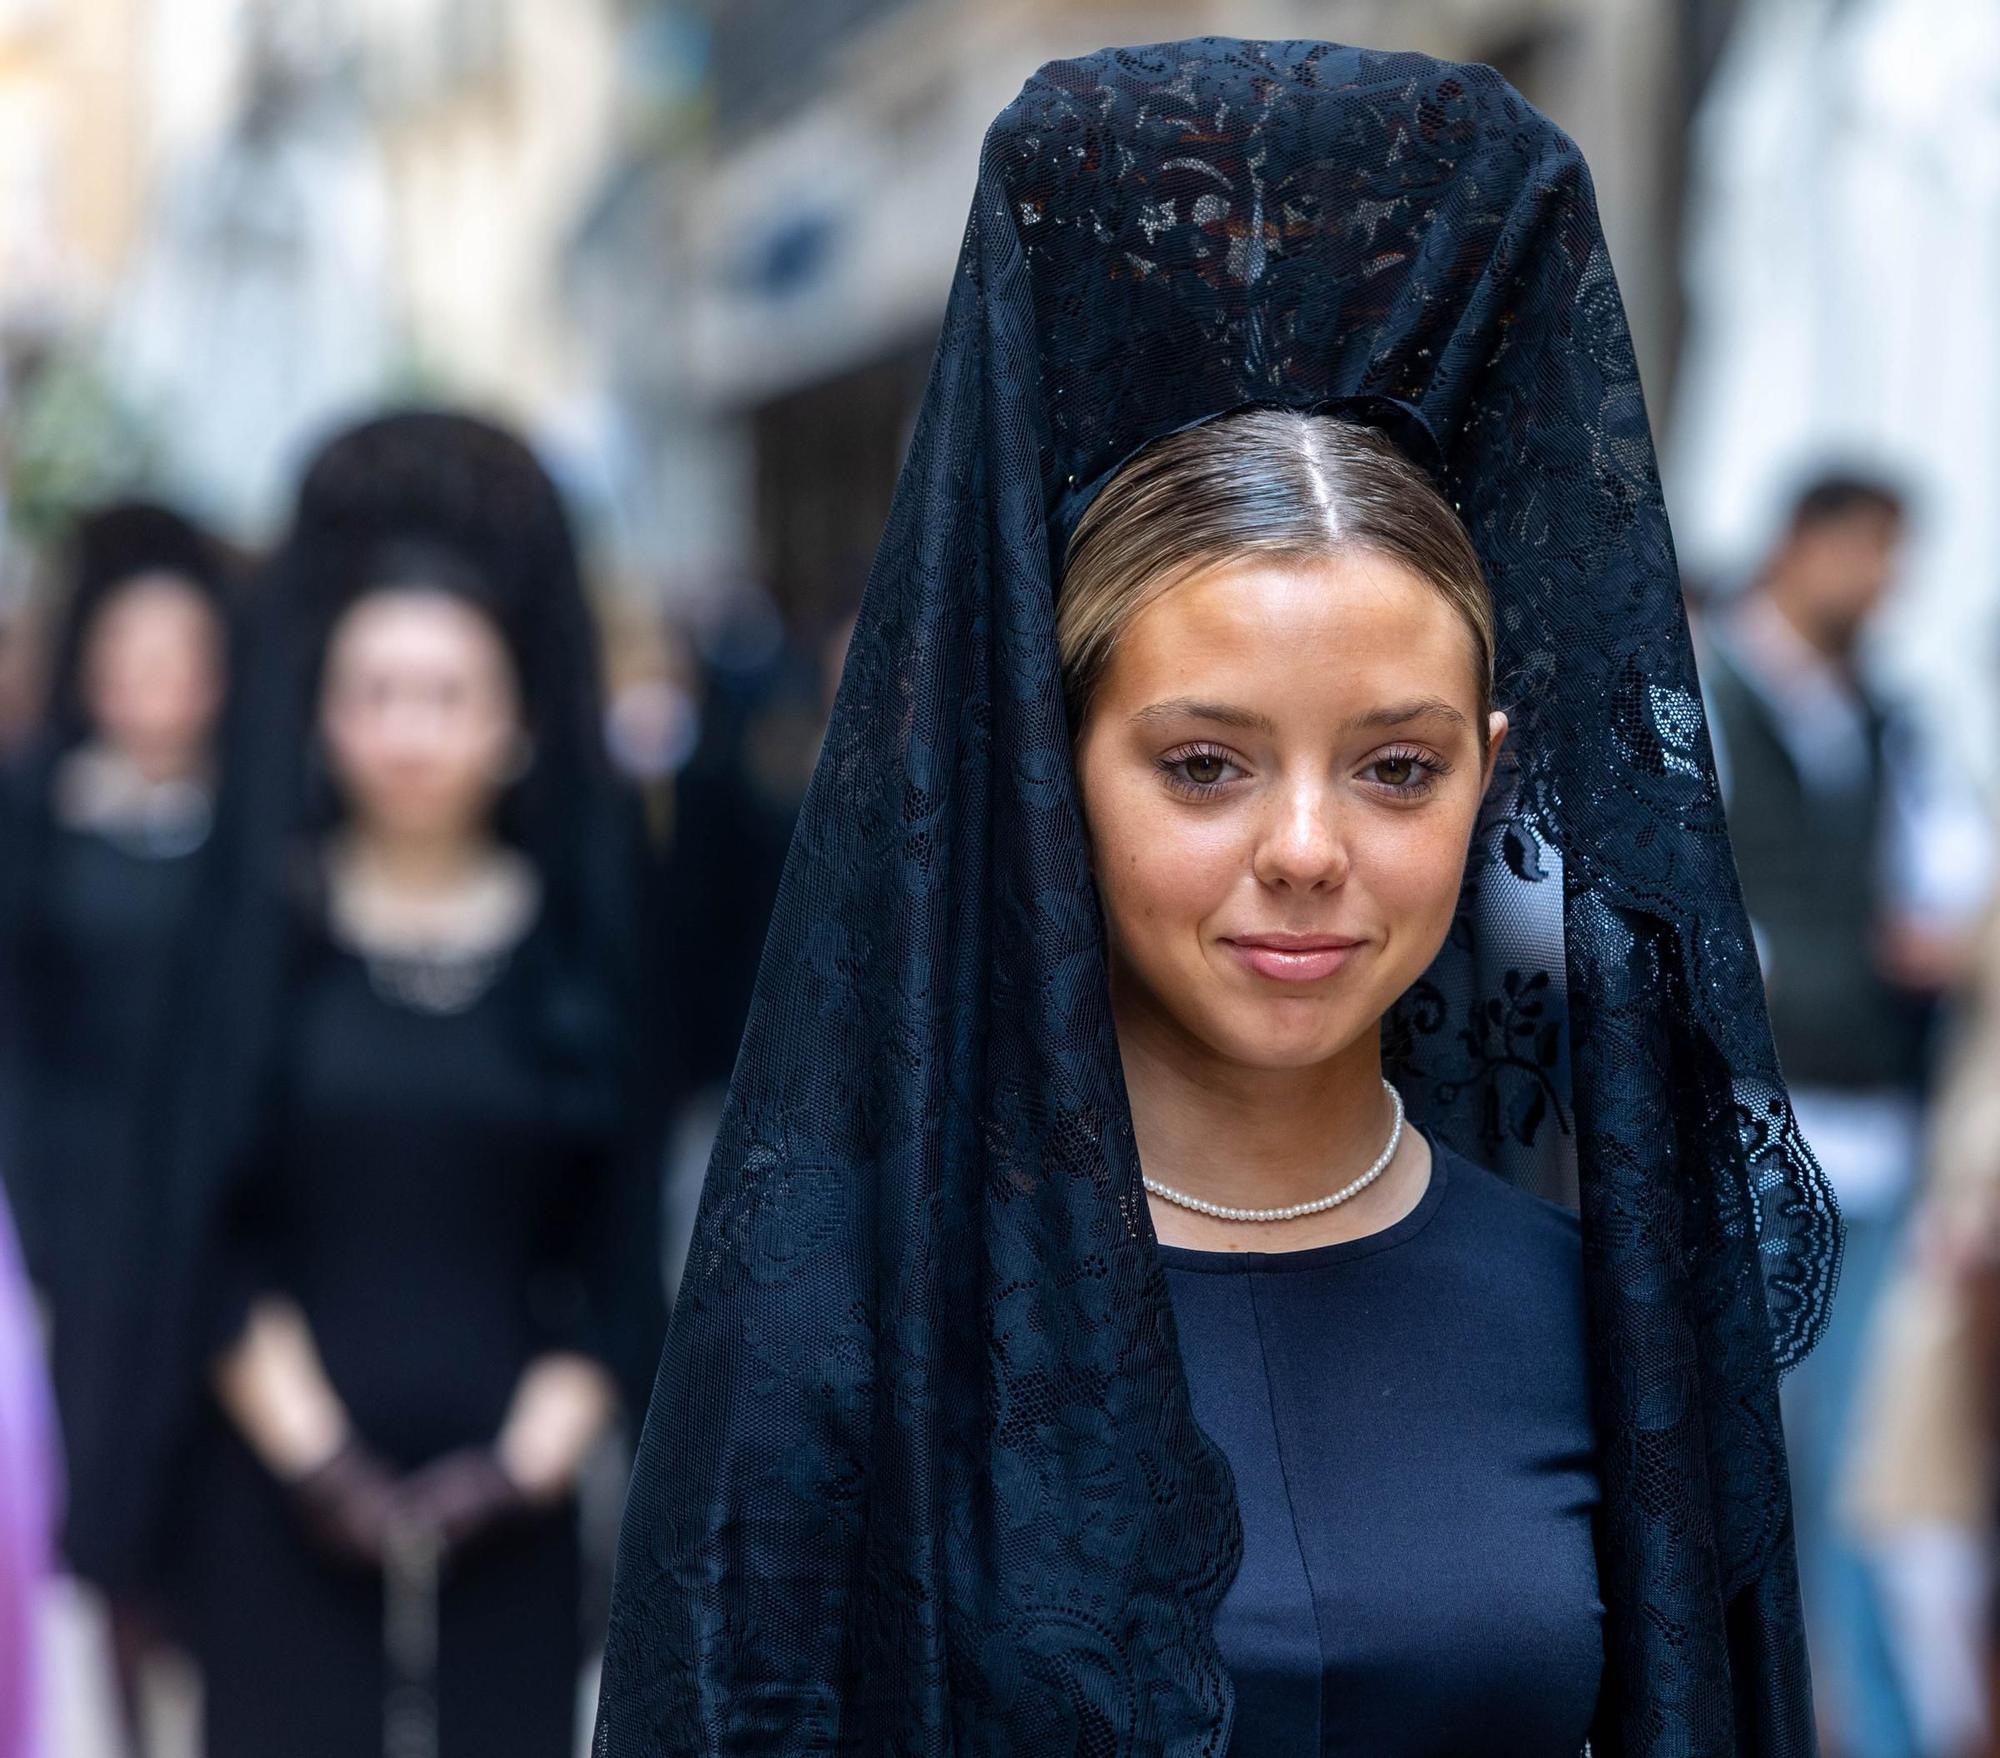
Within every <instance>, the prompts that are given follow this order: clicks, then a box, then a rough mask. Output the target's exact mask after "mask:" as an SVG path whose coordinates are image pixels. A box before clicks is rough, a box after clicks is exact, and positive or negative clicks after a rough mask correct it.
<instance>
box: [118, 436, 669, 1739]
mask: <svg viewBox="0 0 2000 1758" xmlns="http://www.w3.org/2000/svg"><path fill="white" fill-rule="evenodd" d="M266 591H267V593H268V602H267V606H266V610H267V620H266V624H265V626H264V627H262V628H261V629H260V630H259V631H258V639H257V643H256V645H255V647H254V649H253V653H252V665H253V666H254V668H255V669H254V670H253V671H252V672H251V673H250V674H249V676H250V677H251V679H252V680H253V681H252V682H250V683H248V684H246V692H247V694H246V698H245V703H244V713H243V714H242V716H241V718H240V726H239V731H240V733H241V737H242V744H241V747H240V761H239V762H238V763H237V764H236V765H235V767H233V768H232V770H231V772H230V782H229V785H228V787H227V788H226V789H225V792H224V796H223V800H222V821H221V827H220V830H219V832H218V845H219V846H218V851H217V859H216V862H215V865H214V870H213V872H212V873H211V874H210V875H209V876H208V879H207V886H208V889H207V891H206V892H205V894H204V898H203V903H204V906H205V908H206V912H207V913H206V914H205V916H204V918H203V920H202V922H201V924H200V925H199V927H198V930H197V935H196V941H195V962H194V964H193V966H192V968H193V969H195V970H197V971H198V972H199V973H200V977H201V983H200V987H199V993H200V995H202V996H203V997H205V998H206V1005H204V1006H201V1007H198V1008H196V1009H194V1011H193V1012H192V1013H191V1015H190V1016H189V1017H188V1018H187V1019H186V1020H185V1021H184V1030H183V1032H182V1034H181V1037H180V1040H179V1041H178V1043H177V1044H176V1047H175V1050H174V1054H173V1069H172V1075H173V1079H172V1081H171V1083H170V1086H169V1092H168V1097H169V1099H170V1101H171V1106H172V1109H171V1115H170V1126H171V1127H170V1132H169V1133H168V1135H167V1136H166V1138H165V1139H166V1140H167V1141H168V1142H169V1144H170V1148H171V1153H170V1159H171V1164H172V1168H173V1172H174V1176H175V1183H174V1187H173V1192H172V1195H173V1202H172V1205H171V1207H170V1209H169V1211H168V1213H167V1214H166V1215H164V1216H158V1215H157V1212H155V1220H156V1224H157V1228H158V1231H157V1238H158V1241H159V1244H158V1257H159V1261H160V1273H159V1277H158V1279H157V1281H156V1283H155V1285H154V1287H153V1289H152V1299H151V1301H150V1303H149V1309H148V1310H149V1313H150V1317H151V1321H152V1331H153V1337H152V1341H151V1348H150V1357H151V1361H152V1363H153V1364H154V1365H153V1371H154V1375H155V1377H156V1378H159V1379H167V1378H169V1376H172V1377H173V1378H174V1379H177V1381H178V1383H177V1384H170V1386H169V1390H170V1391H171V1392H175V1393H178V1394H179V1396H178V1398H176V1399H173V1400H171V1401H170V1403H169V1405H168V1406H167V1407H165V1408H162V1407H159V1406H157V1405H155V1404H151V1403H149V1402H148V1401H147V1400H146V1399H144V1398H139V1399H137V1400H135V1404H136V1409H135V1413H134V1414H133V1415H132V1416H131V1417H130V1418H129V1419H128V1420H130V1422H131V1423H132V1426H133V1429H134V1431H135V1432H134V1441H135V1454H136V1457H137V1459H138V1460H139V1462H140V1464H141V1465H142V1466H149V1467H151V1468H152V1469H153V1470H154V1471H156V1472H165V1473H166V1474H167V1475H166V1482H167V1483H168V1484H169V1485H171V1486H173V1487H174V1488H176V1489H179V1490H181V1491H182V1492H183V1493H182V1497H181V1499H180V1500H179V1502H178V1504H177V1505H168V1506H164V1507H163V1506H161V1505H160V1504H159V1502H158V1501H157V1500H156V1501H155V1503H154V1505H153V1506H152V1507H151V1508H150V1509H149V1510H146V1511H145V1512H146V1515H147V1518H146V1519H145V1520H144V1521H143V1522H142V1523H141V1526H140V1535H141V1536H152V1537H155V1538H156V1539H165V1540H167V1541H168V1543H167V1544H166V1545H165V1546H164V1547H163V1548H165V1549H166V1550H167V1551H168V1553H169V1554H167V1555H166V1556H164V1557H163V1558H162V1563H163V1566H164V1567H166V1568H167V1569H168V1571H169V1575H170V1579H171V1580H172V1582H173V1583H174V1585H175V1587H176V1589H177V1598H178V1600H179V1603H180V1604H181V1606H182V1607H183V1608H184V1615H185V1620H186V1625H187V1630H188V1634H189V1637H190V1640H191V1643H192V1645H193V1648H194V1650H195V1653H196V1656H197V1658H198V1660H199V1661H200V1663H201V1666H202V1670H203V1674H204V1678H205V1692H204V1712H205V1717H206V1728H207V1749H208V1751H209V1752H210V1753H211V1754H213V1755H215V1758H231V1755H234V1754H242V1755H245V1758H249V1755H252V1754H255V1755H258V1758H263V1755H266V1754H270V1753H274V1752H286V1753H295V1754H323V1755H325V1758H361V1755H364V1754H371V1753H378V1752H380V1751H382V1750H383V1749H384V1746H385V1741H386V1743H387V1746H388V1749H390V1750H396V1751H405V1750H411V1751H435V1752H440V1753H443V1754H446V1755H451V1754H474V1753H476V1754H479V1755H480V1758H489V1755H501V1758H504V1755H506V1754H521V1755H523V1758H547V1755H549V1754H555V1753H559V1752H561V1751H563V1750H565V1749H566V1747H567V1745H568V1743H569V1742H570V1741H571V1739H572V1738H573V1727H574V1721H575V1716H576V1685H577V1679H578V1670H579V1667H580V1664H581V1654H580V1633H579V1632H580V1605H579V1601H580V1592H579V1563H578V1536H577V1530H576V1519H575V1512H576V1511H575V1502H574V1492H575V1488H576V1480H577V1475H578V1472H579V1469H580V1468H581V1466H582V1465H583V1462H584V1459H585V1456H586V1454H587V1452H588V1451H589V1449H590V1448H591V1447H592V1445H593V1444H594V1443H595V1441H596V1440H597V1439H598V1437H599V1436H600V1434H601V1433H602V1432H603V1430H604V1428H605V1427H606V1425H607V1423H608V1422H609V1421H610V1419H611V1418H612V1416H613V1414H614V1413H615V1411H616V1409H617V1407H618V1405H619V1403H620V1401H621V1398H622V1399H623V1401H624V1402H626V1403H627V1404H628V1405H629V1404H631V1403H632V1402H634V1401H635V1400H636V1399H638V1398H641V1397H643V1394H644V1383H645V1374H646V1368H645V1365H644V1364H645V1361H646V1357H647V1356H648V1354H649V1353H650V1351H651V1350H652V1349H653V1348H655V1347H657V1340H658V1334H657V1327H656V1325H655V1324H654V1323H653V1322H652V1315H651V1308H652V1307H653V1306H654V1304H655V1303H656V1302H657V1298H658V1288H659V1269H658V1240H657V1224H656V1223H655V1221H654V1220H653V1218H652V1214H653V1209H654V1204H655V1193H656V1179H657V1164H656V1160H655V1150H656V1142H655V1139H654V1131H653V1129H652V1127H651V1123H652V1108H651V1107H650V1106H649V1105H648V1104H646V1103H644V1102H643V1100H642V1097H641V1095H640V1093H639V1092H638V1090H637V1088H636V1087H635V1084H634V1081H633V1078H632V1077H633V1074H634V1072H635V1070H636V1068H637V1066H638V1065H639V1063H640V1061H641V1059H642V1056H643V1054H644V1046H643V1044H642V1042H641V1041H640V1036H639V1030H640V1019H641V1013H640V999H641V998H640V997H638V996H636V995H635V994H633V993H631V991H630V986H629V985H628V983H627V980H626V972H627V971H628V970H629V969H632V968H636V967H637V966H638V965H639V962H640V959H639V956H638V955H639V954H640V952H641V948H640V947H639V939H640V922H639V919H638V915H637V911H636V908H635V906H634V899H635V895H636V886H635V884H634V875H633V872H632V870H631V868H630V865H629V862H630V861H631V860H634V859H636V857H637V852H638V840H637V834H636V831H637V826H636V819H635V818H633V817H631V816H630V815H629V814H628V813H627V812H626V811H625V810H624V802H623V801H622V799H621V797H620V796H618V795H617V794H616V793H615V791H614V789H613V786H612V783H611V782H610V780H609V777H608V773H607V768H606V764H605V761H604V758H603V755H602V752H601V749H600V746H599V742H598V741H599V726H598V717H597V714H596V708H595V701H596V698H595V691H594V682H593V680H594V654H593V646H592V639H591V627H590V620H589V617H588V614H587V610H586V607H585V604H584V601H583V596H582V592H581V588H580V585H579V582H578V578H577V572H576V563H575V558H574V553H573V550H572V547H571V544H570V539H569V534H568V529H567V525H566V523H565V521H564V518H563V514H562V510H561V507H560V505H559V503H558V502H557V500H556V497H555V493H554V490H553V488H552V487H551V485H550V484H549V482H548V479H547V477H546V476H545V475H544V474H543V473H542V471H541V469H540V467H539V466H538V465H537V464H536V463H535V462H534V460H533V459H532V458H531V457H530V456H529V454H528V453H527V452H526V450H525V449H524V448H523V447H521V446H520V445H519V444H518V442H516V441H514V440H513V439H512V438H511V437H509V436H508V435H506V434H504V433H501V432H499V431H498V430H496V429H493V428H490V427H487V426H485V425H483V424H480V423H477V422H474V421H471V420H468V419H465V418H461V417H454V416H443V415H405V416H397V417H390V418H386V419H384V420H381V421H377V422H374V423H371V424H369V425H367V426H365V427H362V428H359V429H357V430H355V431H353V432H351V433H348V434H346V435H343V436H341V437H340V438H339V439H337V440H335V441H334V442H333V443H332V444H331V445H330V446H329V447H328V448H327V449H326V450H325V451H324V452H323V453H322V454H321V455H320V456H319V458H318V459H317V460H316V462H315V463H314V465H313V467H312V469H311V470H310V472H309V473H308V475H307V477H306V480H305V484H304V487H303V489H302V491H301V495H300V503H299V510H298V514H297V518H296V521H295V524H294V527H293V530H292V532H291V534H290V536H289V538H288V539H287V542H286V544H285V546H284V549H283V551H282V552H281V554H280V555H279V557H278V559H277V561H276V562H275V563H274V564H273V567H272V570H271V577H270V579H269V581H268V583H267V587H266Z"/></svg>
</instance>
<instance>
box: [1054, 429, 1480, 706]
mask: <svg viewBox="0 0 2000 1758" xmlns="http://www.w3.org/2000/svg"><path fill="white" fill-rule="evenodd" d="M1357 551H1358V552H1362V553H1366V554H1369V555H1375V556H1380V557H1382V558H1383V559H1384V560H1386V561H1391V562H1395V563H1397V564H1399V565H1400V566H1402V567H1405V568H1408V569H1409V570H1410V571H1411V572H1412V573H1414V574H1417V575H1418V576H1420V577H1421V578H1422V579H1424V580H1427V581H1429V582H1430V584H1431V585H1433V586H1434V587H1436V588H1437V590H1438V591H1439V592H1440V593H1441V594H1442V595H1443V597H1444V599H1445V601H1446V602H1447V603H1448V604H1449V605H1450V606H1451V607H1452V609H1453V610H1455V611H1456V612H1457V613H1458V615H1459V618H1460V620H1461V621H1462V622H1463V623H1464V624H1465V628H1466V632H1467V633H1468V634H1469V635H1470V636H1471V638H1472V648H1473V667H1474V676H1475V678H1476V680H1477V683H1478V690H1479V722H1478V724H1479V725H1480V726H1482V727H1483V726H1484V725H1485V721H1486V715H1487V713H1488V711H1489V710H1490V709H1491V707H1492V699H1493V665H1494V660H1493V653H1494V627H1493V598H1492V594H1491V593H1490V592H1489V591H1488V589H1487V585H1486V576H1485V573H1484V571H1483V570H1482V568H1481V567H1480V563H1479V552H1478V551H1477V550H1475V549H1474V548H1473V547H1472V540H1471V539H1470V538H1469V537H1468V536H1467V535H1466V533H1465V527H1464V525H1463V524H1462V523H1461V522H1460V521H1459V517H1458V515H1457V513H1455V512H1454V511H1453V510H1452V507H1451V503H1450V502H1448V501H1447V500H1446V499H1445V498H1444V496H1443V495H1441V494H1440V493H1439V492H1438V491H1437V488H1436V487H1435V486H1434V485H1433V483H1432V482H1431V479H1430V478H1429V477H1428V476H1426V475H1425V474H1424V472H1423V471H1422V470H1421V469H1419V468H1418V466H1417V465H1416V464H1414V463H1412V462H1411V461H1410V459H1409V458H1407V457H1405V456H1404V455H1403V453H1402V452H1400V451H1399V450H1397V448H1396V446H1395V445H1394V444H1393V443H1392V442H1391V441H1390V440H1389V439H1387V438H1386V437H1385V436H1384V435H1383V434H1381V433H1380V432H1379V431H1377V430H1376V429H1375V428H1372V427H1366V426H1363V425H1362V424H1361V423H1359V422H1354V421H1346V420H1342V419H1340V418H1339V417H1336V416H1331V415H1310V414H1305V413H1303V412H1300V411H1298V410H1291V409H1246V410H1241V411H1239V412H1237V413H1235V414H1232V415H1224V416H1221V417H1219V418H1218V419H1216V420H1214V421H1205V422H1202V423H1200V424H1199V425H1197V426H1194V427H1189V428H1184V429H1183V430H1182V431H1181V432H1179V433H1174V434H1169V435H1167V436H1166V438H1164V439H1160V440H1156V441H1155V442H1154V443H1153V444H1152V445H1149V446H1147V447H1146V448H1145V449H1144V450H1143V451H1141V452H1139V453H1138V454H1137V455H1136V456H1135V457H1134V458H1133V459H1132V460H1131V461H1130V462H1129V463H1128V464H1126V465H1125V466H1124V468H1123V469H1121V470H1119V471H1118V473H1117V474H1116V475H1115V476H1113V477H1112V478H1111V480H1110V481H1109V482H1108V483H1106V484H1105V486H1104V489H1103V491H1102V492H1101V493H1100V494H1099V495H1098V496H1097V498H1096V499H1095V500H1094V501H1092V502H1091V504H1090V506H1089V507H1088V508H1087V509H1086V510H1085V512H1084V514H1083V517H1082V518H1081V519H1080V520H1079V521H1078V522H1077V527H1076V531H1075V533H1074V534H1073V535H1072V536H1071V538H1070V542H1069V553H1068V560H1067V563H1066V565H1065V567H1064V570H1063V579H1062V584H1061V587H1060V588H1059V590H1058V593H1057V598H1056V646H1057V648H1058V650H1059V652H1060V653H1061V656H1062V672H1063V692H1064V695H1065V697H1066V698H1067V701H1068V706H1069V714H1070V727H1071V730H1072V731H1073V732H1074V731H1077V730H1079V729H1081V727H1082V725H1083V721H1084V717H1085V715H1086V714H1087V713H1088V711H1089V707H1090V701H1091V697H1092V696H1093V695H1094V693H1095V692H1096V689H1097V686H1098V684H1099V682H1100V681H1101V680H1102V678H1103V675H1104V668H1105V667H1106V666H1107V665H1108V664H1109V663H1110V661H1111V655H1112V651H1113V649H1114V648H1115V647H1116V646H1117V643H1118V637H1119V635H1120V634H1121V633H1122V632H1123V631H1124V630H1125V629H1126V628H1127V627H1128V626H1129V625H1130V623H1131V621H1132V619H1133V618H1134V617H1135V616H1137V615H1138V614H1139V612H1140V611H1142V610H1143V609H1145V607H1146V606H1147V605H1148V604H1150V603H1151V602H1152V601H1153V600H1154V599H1155V598H1157V597H1158V596H1159V595H1160V594H1161V593H1162V592H1164V591H1166V590H1167V589H1168V588H1169V587H1171V586H1173V585H1175V584H1177V583H1178V582H1180V581H1182V580H1185V579H1186V578H1187V577H1188V576H1189V575H1190V574H1193V573H1195V572H1197V571H1198V570H1200V569H1202V568H1206V567H1214V566H1217V565H1219V564H1222V563H1225V562H1229V561H1234V560H1238V559H1240V558H1242V557H1245V556H1250V555H1266V556H1287V557H1295V558H1297V559H1299V560H1309V559H1315V558H1321V557H1326V556H1333V555H1340V554H1343V553H1352V552H1357Z"/></svg>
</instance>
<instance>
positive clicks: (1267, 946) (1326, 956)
mask: <svg viewBox="0 0 2000 1758" xmlns="http://www.w3.org/2000/svg"><path fill="white" fill-rule="evenodd" d="M1223 944H1224V945H1225V946H1227V947H1228V948H1229V950H1230V951H1231V952H1232V953H1234V954H1235V955H1236V957H1237V958H1238V959H1239V960H1241V961H1242V963H1243V965H1244V967H1245V968H1246V969H1248V970H1251V971H1254V972H1255V973H1256V974H1257V975H1258V976H1260V977H1268V978H1270V979H1271V980H1272V981H1273V982H1278V983H1317V982H1320V981H1322V980H1324V979H1325V978H1327V977H1330V976H1332V975H1333V974H1334V973H1335V972H1336V971H1338V970H1339V969H1340V968H1341V966H1342V965H1344V964H1346V963H1347V961H1348V960H1349V959H1350V958H1352V957H1353V956H1354V954H1355V953H1356V952H1357V951H1359V950H1360V948H1361V945H1362V942H1360V941H1359V940H1349V939H1347V938H1345V937H1343V936H1341V935H1338V934H1243V935H1237V936H1233V937H1231V938H1229V939H1225V940H1224V941H1223Z"/></svg>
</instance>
